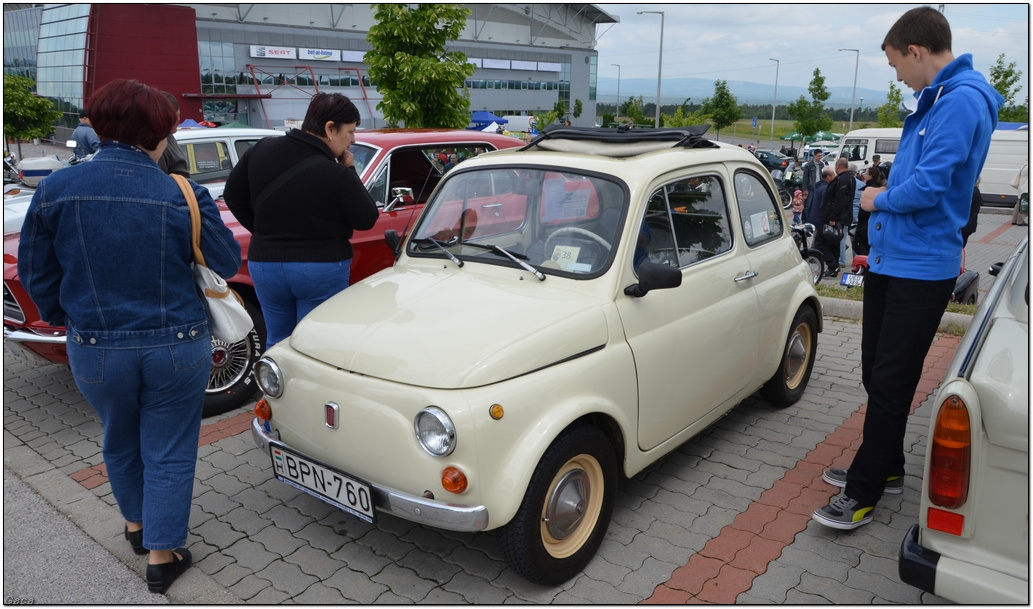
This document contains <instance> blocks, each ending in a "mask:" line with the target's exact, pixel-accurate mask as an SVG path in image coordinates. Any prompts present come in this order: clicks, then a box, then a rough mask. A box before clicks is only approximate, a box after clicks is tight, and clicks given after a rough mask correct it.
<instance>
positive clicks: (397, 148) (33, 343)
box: [4, 129, 523, 416]
mask: <svg viewBox="0 0 1033 609" xmlns="http://www.w3.org/2000/svg"><path fill="white" fill-rule="evenodd" d="M235 131H237V130H234V129H205V130H203V131H193V132H190V133H189V134H187V133H183V134H182V135H181V134H177V139H179V140H180V146H181V147H183V148H184V149H185V153H186V155H187V157H188V160H190V162H191V170H192V172H193V176H194V177H195V178H201V179H204V178H208V179H209V180H214V181H207V180H206V181H205V183H206V185H208V187H209V190H210V191H211V192H212V194H213V195H214V196H216V197H217V199H216V202H217V203H218V205H219V209H220V210H221V211H222V218H223V221H224V222H225V223H226V226H228V227H230V229H231V230H232V231H233V234H234V236H235V237H236V238H237V241H239V242H240V244H241V251H242V257H243V264H242V265H241V268H240V271H239V272H238V273H237V274H236V275H234V276H233V277H229V278H227V282H228V283H229V284H230V285H231V286H232V287H233V288H234V289H235V290H236V291H237V292H238V293H239V294H240V295H241V297H242V298H243V299H244V301H245V306H246V307H247V309H248V312H250V313H251V316H252V318H253V319H254V321H255V329H254V330H253V331H252V332H251V335H250V336H249V337H248V338H246V339H245V340H243V341H241V342H239V343H235V344H227V343H224V342H222V341H219V340H215V339H213V340H212V373H211V377H210V378H209V381H208V391H207V396H206V397H205V405H204V415H205V416H211V415H215V414H220V413H223V412H226V411H228V410H231V409H233V408H236V407H238V406H241V405H242V404H244V403H245V402H246V401H247V400H248V399H250V398H251V396H252V395H253V394H254V392H255V390H256V389H257V385H256V384H255V382H254V378H253V376H252V366H253V365H254V363H255V362H256V361H257V360H258V358H259V356H261V354H262V351H263V348H264V344H265V322H264V319H263V317H262V310H261V307H260V306H259V303H258V298H256V296H255V291H254V288H253V287H252V283H251V277H250V276H249V275H248V267H247V248H248V244H249V243H250V241H251V233H249V232H248V231H247V230H246V229H245V228H244V227H242V226H240V223H239V222H237V220H236V218H234V217H233V214H231V213H230V211H229V210H228V209H227V208H226V206H225V204H224V203H223V202H222V199H221V193H222V186H223V183H222V182H221V180H224V179H225V176H226V175H228V173H229V172H228V170H227V167H228V166H229V164H230V163H235V162H236V159H237V158H239V155H240V154H243V151H244V150H246V149H247V148H248V147H250V146H251V145H253V144H254V143H255V142H256V141H258V139H260V138H261V137H263V136H265V137H269V136H273V137H275V136H276V135H278V133H274V132H264V133H263V132H259V131H258V130H246V131H248V132H249V134H248V137H241V135H242V134H241V133H236V134H235V133H234V132H235ZM240 131H245V130H240ZM356 139H357V141H356V143H355V145H354V146H353V147H352V152H353V153H354V154H355V168H356V170H357V171H358V172H359V175H360V176H361V177H362V181H363V183H364V184H365V185H366V188H367V189H369V191H370V193H371V194H372V195H373V198H374V199H375V200H376V201H377V203H378V205H379V206H380V207H381V214H380V219H379V220H378V221H377V224H376V226H375V227H374V228H373V229H372V230H368V231H359V232H356V233H355V235H354V237H353V238H352V246H353V248H354V250H355V254H354V258H353V260H352V266H351V282H352V283H354V282H356V281H360V280H362V279H364V278H366V277H368V276H370V275H372V274H373V273H375V272H377V271H379V270H380V269H383V268H386V267H389V266H391V265H392V264H394V261H395V255H394V252H393V251H392V250H391V248H390V247H388V246H387V244H386V243H385V241H384V232H385V231H387V230H394V231H397V232H398V234H400V235H404V234H405V233H406V232H407V231H408V229H409V228H410V227H411V226H412V224H413V223H414V222H415V220H416V217H417V216H418V215H419V212H420V210H422V209H423V205H424V203H425V202H426V201H427V199H428V198H429V197H430V193H431V191H433V190H434V187H435V186H437V184H438V182H439V181H440V180H441V178H442V176H443V175H444V174H445V172H446V171H448V169H450V168H451V167H452V166H454V165H455V164H456V163H461V162H462V161H464V160H466V159H468V158H471V157H474V156H477V155H479V154H481V153H484V152H490V151H492V150H496V149H500V148H513V147H517V146H521V145H522V144H523V142H521V141H520V140H517V139H515V138H511V137H507V136H503V135H498V134H494V133H484V132H480V131H454V130H434V129H419V130H413V129H400V130H372V131H369V130H363V131H359V132H358V133H357V134H356ZM205 159H208V161H211V162H208V161H206V160H205ZM195 160H196V162H195ZM216 161H218V164H217V165H214V164H213V163H216ZM209 165H211V167H217V168H218V169H220V171H218V172H216V173H212V172H211V171H207V169H210V168H211V167H209ZM397 189H403V190H397ZM405 189H409V190H405ZM18 240H19V233H17V232H11V233H6V234H5V235H4V353H5V354H6V355H8V356H10V357H15V358H20V359H24V360H26V361H30V362H32V363H36V364H40V363H47V362H54V363H60V364H67V363H68V356H67V354H66V352H65V332H64V328H62V327H51V326H50V325H48V324H47V323H46V322H44V321H42V320H41V319H40V318H39V312H38V311H37V310H36V306H35V305H34V304H33V303H32V301H31V300H30V299H29V297H28V295H27V294H26V292H25V289H24V288H23V287H22V285H21V282H19V281H18Z"/></svg>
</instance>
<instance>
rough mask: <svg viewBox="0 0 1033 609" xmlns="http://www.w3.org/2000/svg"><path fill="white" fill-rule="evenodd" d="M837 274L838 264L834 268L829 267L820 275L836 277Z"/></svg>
mask: <svg viewBox="0 0 1033 609" xmlns="http://www.w3.org/2000/svg"><path fill="white" fill-rule="evenodd" d="M838 276H839V267H838V266H837V267H836V268H834V269H829V270H827V271H825V274H824V275H822V277H838Z"/></svg>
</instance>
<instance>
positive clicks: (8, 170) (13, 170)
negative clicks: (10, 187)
mask: <svg viewBox="0 0 1033 609" xmlns="http://www.w3.org/2000/svg"><path fill="white" fill-rule="evenodd" d="M17 181H18V157H16V156H14V153H13V152H10V151H8V152H5V153H4V184H11V183H14V182H17Z"/></svg>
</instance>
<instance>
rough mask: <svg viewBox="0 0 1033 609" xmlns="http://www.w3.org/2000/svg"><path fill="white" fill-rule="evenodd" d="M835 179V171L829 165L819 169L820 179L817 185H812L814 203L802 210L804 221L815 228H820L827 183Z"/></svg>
mask: <svg viewBox="0 0 1033 609" xmlns="http://www.w3.org/2000/svg"><path fill="white" fill-rule="evenodd" d="M835 179H836V172H835V170H833V169H832V168H831V167H825V168H824V169H822V170H821V179H820V180H818V185H817V186H815V187H814V192H813V193H811V194H812V195H813V199H814V201H815V203H814V204H813V205H811V208H810V209H809V210H807V211H805V212H804V215H803V218H804V222H809V223H811V224H813V225H814V226H815V228H818V229H820V228H821V207H822V204H823V203H824V201H825V197H826V195H827V194H828V187H829V184H831V183H832V181H833V180H835Z"/></svg>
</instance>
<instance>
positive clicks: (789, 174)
mask: <svg viewBox="0 0 1033 609" xmlns="http://www.w3.org/2000/svg"><path fill="white" fill-rule="evenodd" d="M771 178H772V179H773V180H775V185H776V186H778V196H779V197H780V198H781V199H782V209H789V208H790V207H792V206H793V193H794V192H796V191H797V190H803V188H802V187H803V171H802V170H801V169H800V168H799V167H798V166H797V165H796V164H795V163H794V164H790V165H789V167H787V168H786V169H785V170H784V171H783V170H781V169H772V170H771Z"/></svg>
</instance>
